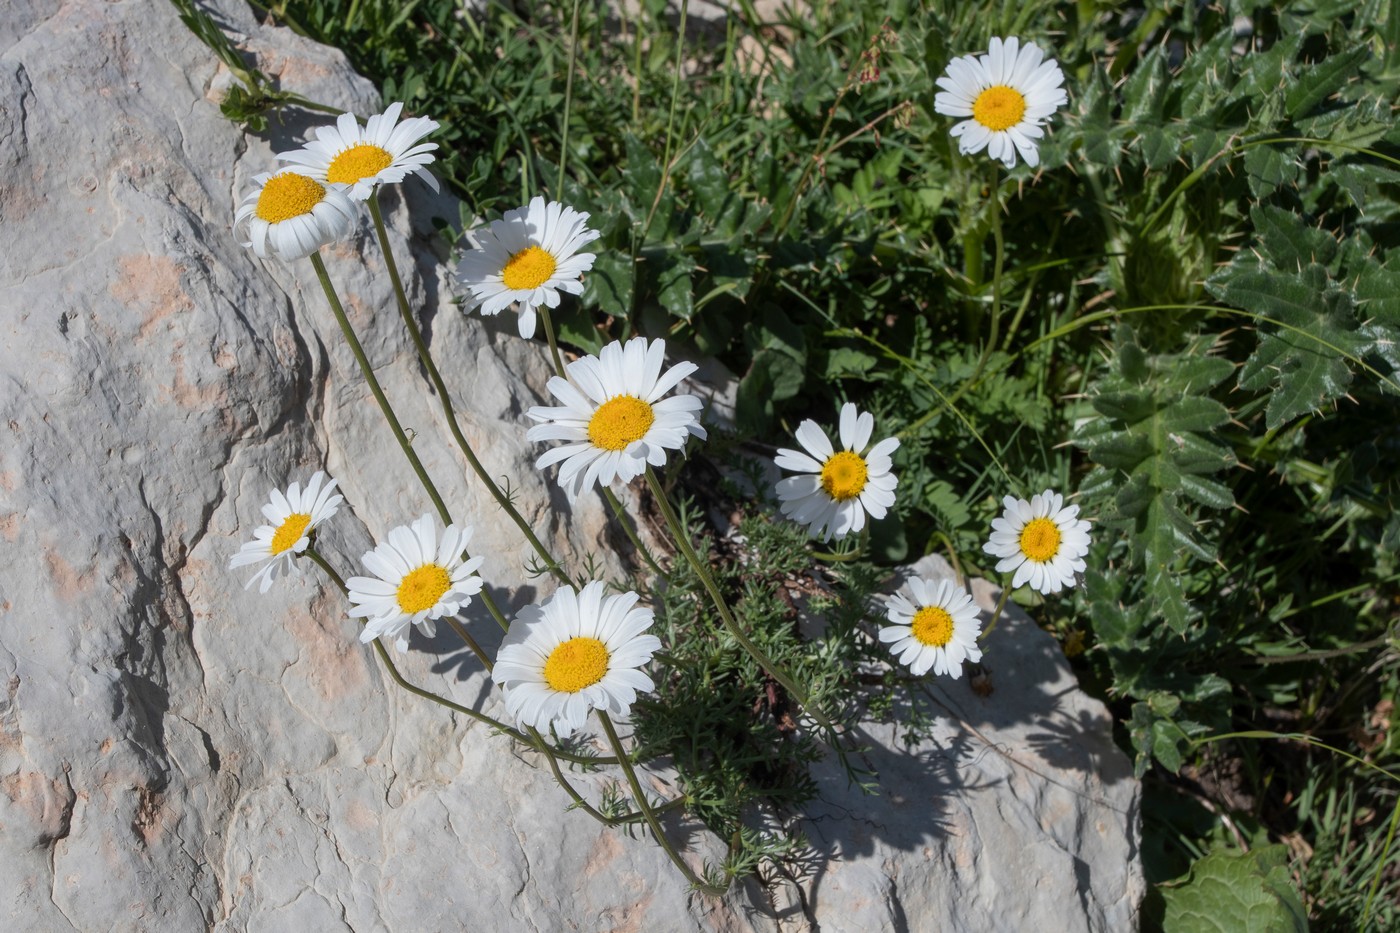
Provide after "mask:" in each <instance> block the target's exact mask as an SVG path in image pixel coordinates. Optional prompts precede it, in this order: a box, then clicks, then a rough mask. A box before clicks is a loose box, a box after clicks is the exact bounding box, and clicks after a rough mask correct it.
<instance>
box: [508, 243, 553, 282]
mask: <svg viewBox="0 0 1400 933" xmlns="http://www.w3.org/2000/svg"><path fill="white" fill-rule="evenodd" d="M557 265H558V263H556V262H555V261H554V257H553V256H551V255H550V254H549V253H547V252H545V251H544V250H542V249H540V248H539V247H538V246H527V247H525V248H524V249H522V250H521V251H520V252H518V253H516V254H515V255H514V256H512V257H510V258H509V259H507V260H506V265H505V268H504V269H502V270H501V281H502V282H504V283H505V286H506V288H511V289H519V290H521V291H527V290H529V289H532V288H539V287H540V286H541V285H543V284H544V283H545V282H548V281H549V277H550V276H551V275H553V274H554V269H555V267H556V266H557Z"/></svg>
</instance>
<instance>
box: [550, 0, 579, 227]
mask: <svg viewBox="0 0 1400 933" xmlns="http://www.w3.org/2000/svg"><path fill="white" fill-rule="evenodd" d="M578 5H579V0H574V15H573V22H572V25H570V27H569V72H568V75H567V76H566V77H565V78H564V116H563V121H564V122H563V127H562V128H561V131H560V137H561V139H560V142H559V183H558V184H557V185H555V186H554V196H555V197H556V198H560V199H562V198H563V197H564V178H565V168H566V166H568V164H569V110H570V106H571V105H572V104H573V102H574V64H575V62H577V61H578Z"/></svg>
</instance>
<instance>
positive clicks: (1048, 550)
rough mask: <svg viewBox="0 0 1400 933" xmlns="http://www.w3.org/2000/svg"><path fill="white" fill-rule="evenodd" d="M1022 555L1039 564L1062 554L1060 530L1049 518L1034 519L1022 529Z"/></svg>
mask: <svg viewBox="0 0 1400 933" xmlns="http://www.w3.org/2000/svg"><path fill="white" fill-rule="evenodd" d="M1021 553H1022V554H1024V555H1026V556H1027V557H1029V558H1030V559H1031V560H1033V561H1037V562H1038V563H1042V564H1043V563H1045V561H1047V560H1049V559H1050V558H1052V557H1054V556H1055V555H1056V554H1058V553H1060V528H1059V526H1058V525H1056V524H1055V523H1054V522H1052V521H1050V519H1048V518H1033V519H1031V520H1030V521H1028V522H1026V527H1025V528H1022V529H1021Z"/></svg>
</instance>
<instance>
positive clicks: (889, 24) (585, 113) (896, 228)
mask: <svg viewBox="0 0 1400 933" xmlns="http://www.w3.org/2000/svg"><path fill="white" fill-rule="evenodd" d="M807 6H808V7H809V9H807V10H806V11H805V12H803V13H802V14H801V15H798V14H794V13H791V12H786V13H780V14H777V15H776V16H774V17H773V18H770V19H768V20H764V19H761V18H760V17H759V14H758V13H757V11H756V10H755V9H754V8H753V7H752V5H750V4H749V3H746V2H740V3H738V4H735V5H734V9H733V10H732V12H731V15H730V16H729V17H728V18H727V19H725V20H723V21H720V22H708V23H700V22H698V21H696V20H695V19H693V18H692V19H690V20H689V21H688V22H687V23H686V29H685V31H684V32H682V31H681V30H680V29H679V28H678V25H679V24H678V22H677V19H678V10H677V9H676V8H672V7H671V6H669V5H667V4H665V3H662V2H658V0H643V2H642V3H641V12H640V14H639V15H638V16H637V17H635V18H631V17H629V18H621V19H619V18H618V17H617V16H616V15H615V14H614V13H612V12H610V11H609V8H607V7H605V6H603V5H601V4H597V3H592V2H589V3H583V4H581V5H579V7H578V17H579V19H578V28H577V43H576V44H575V45H574V46H573V47H572V48H573V52H574V54H575V55H576V61H575V67H574V69H573V83H572V87H570V85H569V81H568V76H569V73H570V71H569V62H570V53H571V44H570V35H571V32H572V31H573V30H572V28H571V26H572V21H571V17H572V15H573V14H574V9H575V8H574V6H573V5H571V4H569V3H533V4H532V3H518V4H504V3H497V2H492V3H488V4H487V5H486V7H485V9H484V10H483V11H482V12H480V13H479V14H470V13H463V12H462V11H461V9H460V6H459V4H458V3H456V2H454V0H414V2H409V3H400V2H390V0H313V2H306V3H285V4H279V5H274V6H273V8H272V9H271V10H269V11H267V12H268V15H269V16H271V17H273V18H274V19H276V20H278V21H279V22H282V23H285V24H287V25H289V26H291V27H292V28H295V29H297V30H299V31H302V32H304V33H306V34H308V35H310V36H313V37H315V38H317V39H319V40H322V41H326V42H329V43H331V44H334V45H337V46H339V47H340V48H342V49H344V50H345V52H346V54H347V55H348V56H349V57H350V58H351V60H352V62H353V63H354V64H355V66H356V67H357V68H358V69H359V70H360V71H361V72H363V73H365V74H366V75H369V76H370V77H372V78H374V79H375V80H377V81H379V82H381V84H382V87H383V93H384V98H385V101H386V102H387V101H392V100H405V101H407V102H408V108H409V110H411V111H415V112H418V113H423V114H428V115H431V116H433V117H434V118H435V119H437V120H438V121H439V122H440V123H441V124H442V127H443V128H442V130H441V131H440V133H439V134H438V135H437V136H436V137H435V138H436V139H437V141H438V142H439V143H440V144H441V146H442V149H441V155H442V156H443V158H442V160H441V161H440V162H439V163H438V164H437V166H435V168H436V169H437V170H438V172H439V174H440V175H441V176H442V177H444V179H445V180H446V182H447V183H448V185H449V186H450V187H451V188H452V189H453V190H454V191H455V192H456V193H457V194H458V195H460V196H461V197H462V199H463V202H464V208H463V215H462V217H461V218H460V219H456V222H455V223H449V224H448V225H447V227H448V229H446V230H445V233H446V234H447V235H448V236H455V234H456V232H458V231H459V230H460V229H461V228H464V227H466V226H467V225H469V224H470V223H471V222H472V218H473V217H474V216H486V217H491V216H495V215H497V214H499V212H501V211H504V210H508V209H511V208H514V207H517V206H519V205H520V204H523V203H525V202H526V201H527V200H528V199H529V197H530V196H532V195H534V194H537V193H544V194H547V195H550V196H552V197H557V198H559V199H561V200H564V201H565V202H567V203H569V204H572V205H573V206H575V207H578V208H580V209H582V210H588V211H590V212H591V213H592V215H593V218H594V223H595V224H596V225H597V227H598V229H600V230H602V232H603V238H602V240H601V242H600V243H599V244H598V247H599V248H598V250H597V252H598V254H599V258H598V261H597V264H596V265H595V267H594V270H593V272H592V273H591V274H590V275H589V276H588V277H587V292H586V294H585V295H584V298H583V300H582V301H581V302H578V303H575V304H573V305H570V306H569V307H571V308H572V309H573V310H572V311H570V312H569V313H567V314H566V315H565V316H564V318H563V320H562V321H561V322H560V323H561V331H562V334H563V336H564V339H565V340H566V341H567V342H569V343H572V344H573V345H575V346H576V347H578V348H580V349H585V350H593V349H596V348H597V347H598V346H600V345H601V343H602V342H604V341H606V340H609V339H614V338H622V337H626V336H628V335H630V334H632V333H635V332H643V333H647V334H649V335H652V336H662V335H664V336H666V337H667V338H668V339H670V340H674V341H676V342H677V343H679V344H681V345H685V346H687V347H689V351H688V352H690V353H691V354H694V355H712V356H716V357H718V358H720V359H721V360H722V361H724V362H725V363H726V364H727V365H728V366H729V367H730V368H731V369H733V371H734V372H736V373H737V374H739V375H740V377H741V381H740V384H739V402H740V406H739V412H740V422H741V423H740V429H741V432H742V433H744V434H748V435H757V436H760V437H779V436H787V435H790V433H791V430H792V428H793V427H794V426H795V425H796V424H797V422H798V421H799V420H800V419H802V418H804V417H814V418H816V419H817V420H819V421H823V422H829V421H831V420H832V417H833V413H834V412H835V410H836V408H837V407H838V405H839V403H840V401H842V400H847V399H849V400H853V401H856V402H858V403H859V404H861V405H862V406H863V407H865V408H868V409H871V410H873V411H874V412H875V413H876V415H877V418H878V419H879V424H880V426H881V430H890V431H897V432H898V433H899V434H900V436H901V437H902V439H903V446H902V448H901V450H900V452H899V456H898V459H897V461H896V469H897V471H898V472H899V475H900V501H899V505H898V507H897V511H898V514H897V515H896V516H895V517H893V518H892V519H889V520H886V521H885V522H881V523H877V524H876V526H875V530H874V534H873V537H872V541H871V553H872V554H873V555H874V556H875V557H876V558H877V559H878V560H881V561H887V562H892V561H899V560H904V559H912V558H914V557H917V556H918V555H919V554H922V553H925V552H928V551H931V550H940V551H944V552H945V553H948V554H950V555H952V556H953V557H954V558H955V559H956V560H957V561H958V562H959V563H960V564H961V566H962V567H963V568H964V569H965V570H966V571H967V572H968V573H969V574H974V575H975V574H982V575H987V576H995V575H994V574H993V573H992V567H991V562H990V561H988V559H987V557H986V555H984V554H983V553H982V551H981V543H982V541H983V540H984V539H985V536H986V534H987V529H988V526H989V523H990V520H991V518H992V517H993V516H994V515H995V514H997V513H998V511H999V509H1000V497H1001V496H1002V495H1005V494H1007V493H1010V494H1015V495H1020V496H1029V495H1030V494H1032V493H1035V492H1039V491H1040V490H1041V489H1043V488H1045V487H1047V486H1049V487H1054V488H1056V489H1059V490H1061V491H1065V492H1077V494H1078V498H1077V500H1076V501H1078V502H1080V503H1081V505H1082V507H1083V509H1084V512H1085V514H1086V515H1087V516H1088V517H1090V518H1091V519H1093V520H1094V522H1095V527H1096V531H1095V535H1094V539H1095V544H1094V549H1093V551H1092V552H1091V555H1090V559H1089V566H1090V568H1091V569H1090V571H1089V573H1088V575H1087V578H1086V580H1085V585H1084V586H1083V587H1081V588H1078V589H1076V590H1074V591H1073V592H1072V593H1071V594H1070V595H1069V596H1067V597H1064V598H1060V599H1056V600H1053V601H1050V602H1048V603H1044V604H1041V602H1040V601H1039V600H1038V599H1036V600H1034V602H1033V604H1032V606H1031V608H1032V613H1033V615H1034V616H1035V617H1036V618H1038V619H1039V620H1040V621H1041V622H1042V624H1043V625H1045V626H1046V627H1047V628H1048V629H1050V630H1052V631H1054V632H1055V633H1056V634H1057V635H1058V636H1059V637H1061V639H1062V640H1063V641H1064V643H1065V645H1066V649H1067V653H1069V654H1071V655H1072V657H1073V661H1074V664H1075V665H1076V667H1077V670H1078V673H1079V676H1080V678H1081V681H1082V682H1083V683H1084V685H1085V686H1086V688H1087V689H1089V690H1091V691H1092V692H1095V693H1096V694H1097V695H1099V696H1101V697H1103V698H1104V699H1105V700H1106V701H1107V702H1109V704H1110V706H1111V708H1112V709H1113V711H1114V713H1115V715H1116V716H1117V719H1118V723H1119V727H1120V739H1121V741H1122V743H1123V745H1124V747H1125V748H1126V749H1128V750H1129V751H1130V752H1131V753H1132V754H1133V755H1134V756H1135V758H1136V763H1137V771H1138V774H1139V775H1140V776H1141V777H1142V778H1143V779H1144V787H1145V795H1146V797H1145V806H1144V832H1145V839H1144V851H1143V854H1144V860H1145V863H1146V867H1147V870H1148V873H1149V878H1150V880H1152V881H1153V882H1157V883H1161V884H1162V887H1161V888H1159V889H1158V890H1157V891H1156V892H1155V894H1154V897H1153V898H1151V899H1149V905H1148V907H1147V909H1146V910H1145V916H1146V918H1147V920H1148V922H1149V923H1163V924H1165V926H1166V927H1167V928H1169V929H1182V930H1185V929H1214V927H1212V926H1210V922H1211V921H1210V918H1211V917H1217V918H1218V916H1219V915H1220V911H1221V910H1224V909H1226V908H1225V907H1223V906H1220V905H1221V904H1223V903H1224V901H1219V900H1218V899H1219V898H1221V897H1224V898H1225V899H1226V900H1228V899H1229V898H1231V897H1233V898H1236V899H1239V898H1245V899H1246V900H1248V906H1247V910H1248V911H1249V912H1250V913H1249V916H1250V917H1251V920H1250V923H1251V925H1250V927H1249V928H1250V929H1254V928H1256V925H1257V928H1259V929H1274V928H1275V927H1277V928H1279V929H1295V928H1297V927H1298V926H1299V925H1300V924H1305V923H1306V922H1307V921H1306V919H1305V918H1311V921H1312V922H1313V923H1314V925H1316V926H1318V927H1319V928H1322V929H1358V928H1360V927H1362V926H1369V927H1371V928H1375V929H1382V928H1386V927H1387V926H1388V925H1390V924H1395V923H1400V907H1398V906H1397V898H1400V867H1397V866H1398V865H1400V857H1397V854H1396V853H1397V848H1396V846H1395V844H1394V836H1395V827H1396V823H1395V813H1396V802H1397V788H1400V779H1397V776H1396V775H1395V773H1394V772H1395V771H1396V770H1397V765H1400V738H1397V735H1400V729H1397V728H1396V726H1395V715H1396V713H1395V703H1396V695H1397V692H1398V689H1397V688H1398V687H1400V637H1398V633H1397V628H1396V615H1397V611H1396V610H1397V606H1398V605H1400V587H1397V583H1398V582H1400V567H1397V561H1396V545H1397V543H1400V518H1398V517H1397V513H1396V509H1395V506H1396V501H1397V497H1400V405H1398V404H1397V400H1398V398H1400V396H1398V395H1397V393H1400V350H1398V349H1397V338H1400V265H1397V262H1398V261H1397V260H1396V259H1395V258H1393V257H1392V255H1391V254H1390V253H1389V249H1390V248H1391V247H1392V246H1393V245H1394V243H1395V242H1396V234H1397V230H1400V161H1397V156H1400V131H1397V129H1396V125H1395V96H1396V89H1397V85H1400V48H1398V47H1400V2H1396V0H1389V2H1382V0H1306V2H1303V0H1292V2H1283V3H1279V4H1274V5H1272V6H1262V5H1260V6H1256V5H1253V4H1250V3H1244V2H1240V0H1224V2H1218V3H1215V4H1213V5H1204V4H1197V3H1166V2H1152V0H1148V2H1141V3H1133V4H1110V3H1099V2H1094V0H1080V2H1078V3H1074V4H1051V3H1046V2H1030V3H1002V4H998V3H990V2H989V3H982V4H971V3H968V4H963V3H952V2H924V3H917V2H897V0H887V2H886V0H845V2H839V3H835V2H830V3H824V2H813V3H811V4H808V5H807ZM992 35H1020V36H1022V37H1023V38H1026V39H1029V40H1032V41H1035V42H1037V43H1039V44H1040V45H1041V46H1042V47H1044V48H1046V49H1048V50H1050V54H1052V55H1053V56H1054V57H1055V58H1057V59H1058V60H1059V62H1060V64H1061V66H1062V67H1063V69H1064V71H1065V74H1066V78H1067V87H1068V90H1069V95H1070V103H1069V105H1068V107H1067V108H1065V109H1064V110H1062V111H1061V112H1060V114H1058V115H1057V116H1056V118H1055V119H1054V121H1053V122H1054V127H1053V130H1052V133H1051V135H1050V136H1049V138H1048V139H1047V141H1046V142H1045V143H1044V145H1043V146H1042V148H1041V161H1042V165H1041V167H1040V169H1039V170H1032V169H1030V168H1028V167H1026V166H1024V165H1020V166H1018V167H1017V168H1016V169H1014V170H1012V171H1010V172H1006V171H1004V170H1001V169H999V167H996V166H994V165H993V164H992V163H990V161H989V160H988V159H987V158H986V157H985V155H978V156H971V157H965V156H962V155H960V154H959V153H958V152H957V150H956V145H955V144H954V141H953V140H951V139H950V137H949V136H948V129H949V127H950V126H951V124H952V122H953V121H952V120H951V119H949V118H945V117H942V116H939V115H937V114H936V113H934V110H933V96H934V93H935V91H936V88H935V86H934V80H935V79H936V78H937V77H938V76H939V75H940V74H941V73H942V72H943V69H944V68H945V66H946V65H947V63H948V61H949V60H951V59H952V58H953V57H954V56H956V55H961V54H967V53H971V52H977V51H980V50H982V49H985V47H986V44H987V40H988V38H989V37H990V36H992ZM678 62H680V63H683V67H681V68H678V67H677V63H678ZM270 102H273V103H275V102H276V101H270ZM238 103H239V102H237V101H235V105H237V104H238ZM566 104H567V106H566ZM256 110H257V108H256V107H252V108H249V114H250V115H253V118H254V119H255V120H256V119H260V117H258V116H256V115H255V114H254V112H255V111H256ZM566 112H567V115H568V116H567V120H566V118H565V113H566ZM561 161H563V162H565V163H566V166H567V170H566V171H564V172H562V173H561V172H560V169H559V166H560V163H561ZM453 227H455V228H457V229H452V228H453ZM736 585H738V584H736ZM1017 595H1018V599H1019V598H1022V594H1017ZM1028 602H1029V600H1028ZM678 650H682V651H693V650H696V648H695V646H689V647H682V648H678ZM695 663H696V664H700V663H701V662H700V661H699V660H696V661H695ZM702 666H703V665H702ZM1240 733H1248V734H1246V735H1240ZM1265 733H1267V734H1270V735H1279V734H1286V735H1288V736H1291V738H1286V739H1280V738H1272V737H1269V738H1266V737H1263V734H1265ZM775 741H776V740H775ZM1323 745H1326V746H1332V747H1334V748H1335V749H1336V750H1332V749H1329V748H1324V747H1322V746H1323ZM806 753H807V750H805V749H797V750H795V751H793V752H792V756H793V758H794V760H800V758H801V756H802V755H803V754H806ZM1383 769H1388V772H1386V773H1383ZM730 777H731V778H732V777H733V776H732V775H730ZM712 779H713V780H714V781H717V782H720V783H722V782H723V780H725V776H724V775H712ZM723 797H724V794H723V793H717V795H716V798H715V799H721V798H723ZM713 816H714V818H715V819H716V820H719V821H720V822H723V821H724V820H729V819H733V818H734V815H733V814H726V813H716V814H714V815H713ZM1271 841H1272V842H1283V843H1287V847H1286V848H1263V847H1264V846H1265V845H1266V844H1267V843H1269V842H1271ZM1246 846H1248V847H1256V846H1258V847H1259V848H1253V851H1252V852H1251V853H1250V854H1249V855H1248V856H1246V855H1242V854H1239V853H1240V852H1241V850H1242V849H1243V848H1244V847H1246ZM1171 879H1178V880H1176V881H1171ZM1168 882H1170V883H1168ZM1222 885H1223V888H1222V887H1221V886H1222ZM1295 888H1296V889H1297V891H1299V892H1301V897H1300V895H1299V894H1298V893H1296V892H1295V890H1294V889H1295ZM1222 890H1224V891H1225V892H1226V894H1221V891H1222ZM1212 905H1215V906H1212ZM1239 909H1240V910H1245V909H1246V907H1240V908H1239ZM1256 916H1258V917H1262V918H1263V919H1262V920H1259V921H1258V922H1257V924H1256V921H1255V919H1253V918H1255V917H1256Z"/></svg>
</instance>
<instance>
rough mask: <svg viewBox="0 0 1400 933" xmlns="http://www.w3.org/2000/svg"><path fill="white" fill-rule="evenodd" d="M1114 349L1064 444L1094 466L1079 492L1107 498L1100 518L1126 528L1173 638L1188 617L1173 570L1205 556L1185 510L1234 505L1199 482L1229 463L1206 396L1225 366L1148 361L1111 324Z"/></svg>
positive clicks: (1216, 409) (1220, 415) (1223, 492)
mask: <svg viewBox="0 0 1400 933" xmlns="http://www.w3.org/2000/svg"><path fill="white" fill-rule="evenodd" d="M1115 344H1116V346H1117V349H1118V371H1117V372H1116V373H1113V374H1111V375H1110V376H1109V377H1108V378H1106V379H1105V380H1104V381H1103V383H1102V385H1103V387H1104V388H1103V391H1101V392H1100V393H1099V394H1098V395H1097V396H1095V397H1094V398H1093V405H1094V409H1095V410H1096V411H1097V412H1098V413H1099V415H1100V417H1099V418H1096V419H1093V420H1091V421H1089V422H1087V423H1085V424H1084V425H1082V426H1081V427H1080V429H1079V431H1078V432H1076V434H1075V438H1074V439H1075V443H1076V444H1078V445H1079V446H1081V447H1083V448H1085V449H1086V450H1088V452H1089V456H1090V458H1091V459H1092V460H1093V461H1094V462H1095V463H1096V464H1098V466H1099V469H1097V470H1095V471H1094V473H1093V474H1091V475H1090V477H1089V478H1088V479H1086V481H1085V483H1084V485H1083V486H1081V489H1080V491H1081V493H1086V491H1088V490H1098V491H1100V492H1102V493H1104V494H1106V495H1105V497H1106V496H1107V494H1111V495H1112V500H1111V502H1110V503H1107V508H1106V512H1105V514H1104V521H1105V522H1107V523H1110V524H1118V525H1120V526H1122V527H1124V528H1126V529H1128V530H1130V532H1131V534H1132V551H1133V557H1134V559H1135V561H1137V562H1138V564H1139V565H1140V566H1141V567H1142V568H1143V570H1144V571H1145V573H1146V577H1145V578H1146V582H1147V593H1148V595H1149V596H1150V597H1151V598H1152V600H1153V603H1154V605H1155V607H1156V608H1157V610H1158V611H1159V612H1160V613H1161V614H1162V616H1163V618H1165V619H1166V621H1167V623H1168V625H1170V626H1171V627H1172V629H1173V630H1174V631H1178V632H1179V631H1182V630H1184V629H1185V628H1186V626H1187V625H1188V624H1189V622H1190V620H1191V609H1190V605H1189V603H1188V600H1187V594H1186V592H1185V591H1184V588H1183V585H1182V582H1181V581H1182V579H1183V577H1182V575H1181V574H1180V572H1179V570H1180V564H1181V562H1182V560H1183V558H1184V557H1185V555H1190V556H1192V557H1195V558H1196V559H1197V560H1202V561H1211V560H1214V559H1215V550H1214V547H1213V546H1212V545H1211V544H1210V542H1209V541H1208V540H1207V539H1206V538H1205V537H1203V536H1202V535H1201V534H1200V533H1199V532H1198V531H1197V529H1196V527H1195V521H1194V519H1193V511H1194V509H1195V508H1198V507H1205V508H1212V509H1225V508H1229V507H1230V506H1232V505H1233V504H1234V496H1233V495H1232V494H1231V492H1230V489H1229V487H1227V486H1225V485H1224V484H1222V483H1219V482H1216V481H1215V480H1212V479H1209V478H1207V474H1210V473H1215V472H1218V471H1220V470H1223V469H1226V468H1227V467H1230V466H1233V465H1234V463H1235V459H1234V455H1233V454H1232V453H1231V451H1230V449H1229V448H1228V447H1226V446H1225V445H1224V444H1223V443H1221V442H1220V441H1219V440H1217V439H1216V437H1215V435H1214V431H1215V430H1216V429H1217V428H1219V427H1220V426H1221V425H1223V424H1225V423H1226V422H1228V421H1229V420H1230V413H1229V411H1228V410H1226V408H1225V406H1224V405H1222V404H1220V402H1218V401H1216V400H1215V399H1213V398H1211V397H1210V396H1209V395H1207V394H1206V393H1208V392H1209V391H1210V390H1211V389H1212V388H1214V387H1215V386H1216V385H1218V384H1220V383H1221V382H1223V381H1224V380H1225V379H1226V378H1227V377H1228V376H1229V375H1230V373H1231V371H1232V366H1231V364H1230V363H1229V361H1228V360H1223V359H1218V358H1216V357H1211V356H1206V355H1204V351H1205V350H1206V347H1205V346H1201V345H1193V346H1191V347H1188V348H1187V349H1186V351H1185V352H1183V353H1181V354H1166V355H1162V356H1156V357H1149V356H1147V354H1146V353H1145V352H1144V351H1143V349H1142V348H1141V347H1140V346H1139V345H1138V344H1137V342H1136V338H1135V335H1134V333H1133V330H1132V328H1130V327H1129V326H1128V325H1126V324H1124V325H1120V326H1119V329H1118V333H1117V335H1116V339H1115Z"/></svg>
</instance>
